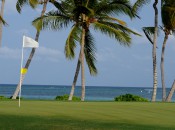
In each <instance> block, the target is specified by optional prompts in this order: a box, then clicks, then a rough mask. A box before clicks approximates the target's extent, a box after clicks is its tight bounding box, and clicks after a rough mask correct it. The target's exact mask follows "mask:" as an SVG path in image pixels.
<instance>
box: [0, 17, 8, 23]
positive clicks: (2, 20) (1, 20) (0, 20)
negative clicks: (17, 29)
mask: <svg viewBox="0 0 175 130" xmlns="http://www.w3.org/2000/svg"><path fill="white" fill-rule="evenodd" d="M0 22H2V24H3V25H7V23H6V22H5V20H4V19H3V18H2V17H1V15H0Z"/></svg>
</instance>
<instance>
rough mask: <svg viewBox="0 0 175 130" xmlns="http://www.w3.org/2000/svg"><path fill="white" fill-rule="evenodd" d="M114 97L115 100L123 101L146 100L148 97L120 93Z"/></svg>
mask: <svg viewBox="0 0 175 130" xmlns="http://www.w3.org/2000/svg"><path fill="white" fill-rule="evenodd" d="M114 99H115V101H125V102H148V99H146V98H143V97H140V96H137V95H132V94H125V95H120V96H118V97H115V98H114Z"/></svg>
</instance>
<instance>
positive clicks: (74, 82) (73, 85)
mask: <svg viewBox="0 0 175 130" xmlns="http://www.w3.org/2000/svg"><path fill="white" fill-rule="evenodd" d="M80 63H81V50H80V54H79V58H78V63H77V68H76V71H75V75H74V80H73V83H72V88H71V92H70V95H69V99H68V100H69V101H72V97H73V95H74V90H75V86H76V83H77V78H78V74H79V71H80Z"/></svg>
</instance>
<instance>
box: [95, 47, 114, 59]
mask: <svg viewBox="0 0 175 130" xmlns="http://www.w3.org/2000/svg"><path fill="white" fill-rule="evenodd" d="M96 57H97V61H109V60H113V59H116V55H115V52H114V51H113V50H112V49H111V48H104V49H101V50H99V52H98V53H96Z"/></svg>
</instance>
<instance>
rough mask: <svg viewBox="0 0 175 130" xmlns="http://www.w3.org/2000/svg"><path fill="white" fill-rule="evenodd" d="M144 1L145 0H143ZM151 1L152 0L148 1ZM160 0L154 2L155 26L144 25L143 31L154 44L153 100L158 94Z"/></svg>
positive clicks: (153, 100)
mask: <svg viewBox="0 0 175 130" xmlns="http://www.w3.org/2000/svg"><path fill="white" fill-rule="evenodd" d="M143 1H144V0H143ZM146 2H150V1H146ZM157 4H158V0H155V2H154V3H153V8H154V10H155V17H154V27H144V28H143V31H144V33H145V35H146V37H147V38H148V40H149V41H150V42H151V43H152V44H153V48H152V57H153V93H152V98H151V101H152V102H155V101H156V94H157V59H156V46H157V45H156V44H157V35H158V9H157Z"/></svg>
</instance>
